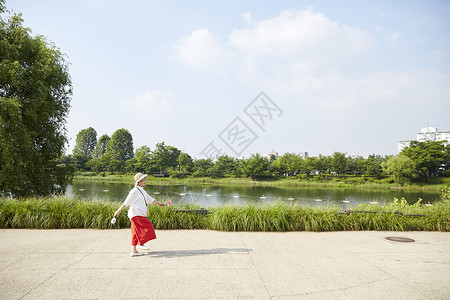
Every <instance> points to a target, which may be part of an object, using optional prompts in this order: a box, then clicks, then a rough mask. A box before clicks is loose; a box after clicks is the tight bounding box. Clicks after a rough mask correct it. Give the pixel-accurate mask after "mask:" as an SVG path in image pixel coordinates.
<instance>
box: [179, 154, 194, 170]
mask: <svg viewBox="0 0 450 300" xmlns="http://www.w3.org/2000/svg"><path fill="white" fill-rule="evenodd" d="M177 162H178V165H179V166H180V171H182V172H183V174H184V173H185V172H191V171H192V168H193V167H194V161H193V160H192V157H191V156H190V155H189V154H187V153H180V155H178V159H177Z"/></svg>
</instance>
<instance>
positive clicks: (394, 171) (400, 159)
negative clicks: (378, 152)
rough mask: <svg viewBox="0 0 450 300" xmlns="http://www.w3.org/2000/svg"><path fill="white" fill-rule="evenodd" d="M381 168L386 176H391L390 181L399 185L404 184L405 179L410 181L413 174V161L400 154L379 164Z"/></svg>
mask: <svg viewBox="0 0 450 300" xmlns="http://www.w3.org/2000/svg"><path fill="white" fill-rule="evenodd" d="M381 167H382V168H383V171H384V172H385V173H386V174H390V175H392V179H393V180H394V181H395V182H397V183H400V184H401V185H403V184H404V183H405V179H406V178H409V179H411V178H412V176H413V175H414V174H415V164H414V161H413V160H412V159H410V158H409V157H407V156H406V155H402V154H399V155H397V156H391V157H389V158H388V159H386V161H385V162H383V163H382V164H381Z"/></svg>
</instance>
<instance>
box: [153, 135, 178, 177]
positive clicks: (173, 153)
mask: <svg viewBox="0 0 450 300" xmlns="http://www.w3.org/2000/svg"><path fill="white" fill-rule="evenodd" d="M180 153H181V151H180V150H178V149H177V148H175V147H173V146H166V145H165V144H164V142H162V143H158V144H156V149H155V151H153V154H152V163H153V164H154V166H155V167H156V169H157V170H159V172H163V171H167V169H168V168H174V167H176V166H177V165H178V161H177V159H178V156H179V155H180Z"/></svg>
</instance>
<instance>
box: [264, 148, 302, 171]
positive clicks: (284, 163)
mask: <svg viewBox="0 0 450 300" xmlns="http://www.w3.org/2000/svg"><path fill="white" fill-rule="evenodd" d="M302 164H303V158H302V157H301V156H300V155H297V154H294V153H285V154H283V155H281V156H280V157H278V159H277V160H276V161H275V162H273V164H272V165H273V167H274V168H275V170H277V171H278V172H279V173H280V174H282V175H294V174H296V173H299V172H300V171H301V169H302Z"/></svg>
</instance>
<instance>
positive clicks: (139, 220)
mask: <svg viewBox="0 0 450 300" xmlns="http://www.w3.org/2000/svg"><path fill="white" fill-rule="evenodd" d="M154 239H156V234H155V228H154V227H153V224H152V223H151V222H150V221H149V220H148V219H147V218H146V217H141V216H136V217H133V218H132V219H131V246H136V245H144V244H145V243H147V242H148V241H150V240H154Z"/></svg>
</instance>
